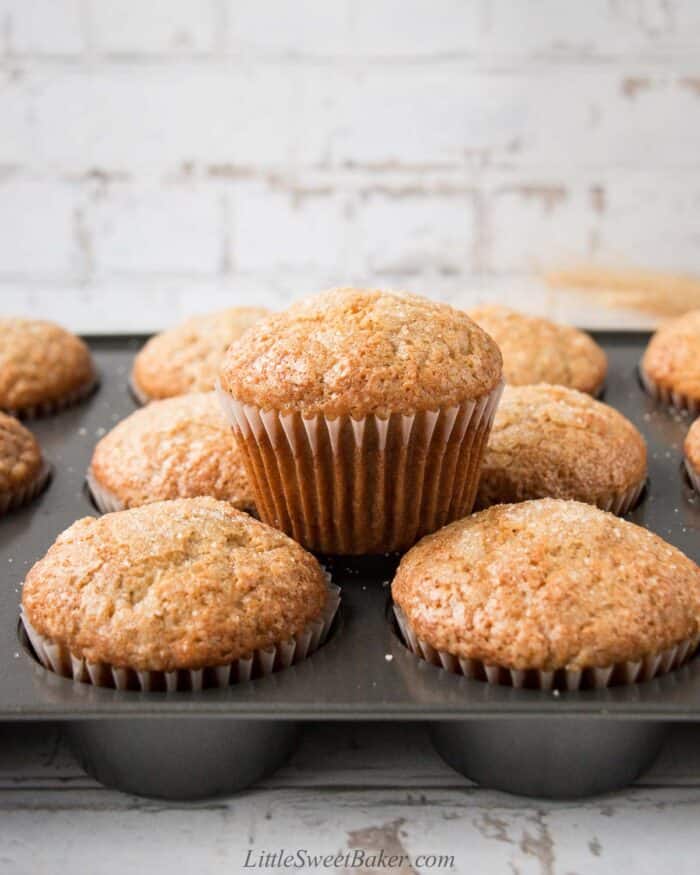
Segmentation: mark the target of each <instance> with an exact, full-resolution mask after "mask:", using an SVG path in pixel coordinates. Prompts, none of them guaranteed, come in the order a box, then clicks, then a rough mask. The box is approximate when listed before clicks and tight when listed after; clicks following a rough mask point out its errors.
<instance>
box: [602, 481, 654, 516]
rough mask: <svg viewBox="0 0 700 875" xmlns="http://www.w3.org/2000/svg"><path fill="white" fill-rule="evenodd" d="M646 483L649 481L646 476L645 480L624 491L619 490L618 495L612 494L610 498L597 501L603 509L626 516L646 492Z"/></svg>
mask: <svg viewBox="0 0 700 875" xmlns="http://www.w3.org/2000/svg"><path fill="white" fill-rule="evenodd" d="M646 485H647V481H646V478H645V479H644V480H642V482H641V483H637V484H635V485H634V486H631V487H630V488H629V489H626V490H625V491H624V492H619V493H617V494H616V495H611V496H610V497H608V498H603V499H599V500H598V501H597V502H596V505H597V506H598V507H599V508H600V509H601V510H607V511H609V512H610V513H614V514H616V515H617V516H624V515H625V514H626V513H628V512H629V511H630V510H632V508H634V507H635V506H636V504H637V502H638V501H639V499H640V497H641V494H642V492H644V488H645V486H646Z"/></svg>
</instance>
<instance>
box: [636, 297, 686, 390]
mask: <svg viewBox="0 0 700 875" xmlns="http://www.w3.org/2000/svg"><path fill="white" fill-rule="evenodd" d="M642 367H643V369H644V370H645V372H646V373H647V374H648V375H649V377H651V379H652V380H653V381H654V382H655V383H657V384H658V385H659V386H661V387H662V388H664V389H670V390H671V391H672V392H678V393H679V394H680V395H685V396H686V397H688V398H690V399H691V400H693V401H700V310H693V311H691V312H690V313H686V314H685V315H684V316H679V317H678V318H677V319H671V320H670V321H669V322H666V323H665V324H664V325H662V326H661V328H659V330H658V331H657V332H656V334H655V335H654V336H653V337H652V338H651V340H650V342H649V346H648V347H647V348H646V351H645V353H644V358H643V359H642Z"/></svg>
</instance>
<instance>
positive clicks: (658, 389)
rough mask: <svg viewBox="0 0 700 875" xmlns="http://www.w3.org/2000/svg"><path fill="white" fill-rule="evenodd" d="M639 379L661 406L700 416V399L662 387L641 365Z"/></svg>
mask: <svg viewBox="0 0 700 875" xmlns="http://www.w3.org/2000/svg"><path fill="white" fill-rule="evenodd" d="M639 379H640V380H641V382H642V386H644V389H645V390H646V392H647V394H648V395H650V396H651V397H652V398H653V399H654V400H655V401H658V402H659V403H660V404H665V405H666V406H667V407H675V409H676V410H687V411H688V412H689V413H691V414H692V415H693V416H696V415H698V414H700V399H697V398H691V397H690V396H689V395H684V394H683V393H682V392H674V391H673V390H671V389H668V388H666V387H665V386H660V385H659V384H658V383H657V382H655V381H654V380H653V379H652V378H651V377H650V376H649V374H647V372H646V371H645V370H644V368H643V367H642V365H641V364H640V366H639Z"/></svg>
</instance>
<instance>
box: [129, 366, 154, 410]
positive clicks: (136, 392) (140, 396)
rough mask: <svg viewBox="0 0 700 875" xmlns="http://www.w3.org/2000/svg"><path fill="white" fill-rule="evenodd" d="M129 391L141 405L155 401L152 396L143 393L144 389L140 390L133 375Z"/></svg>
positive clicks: (130, 378)
mask: <svg viewBox="0 0 700 875" xmlns="http://www.w3.org/2000/svg"><path fill="white" fill-rule="evenodd" d="M129 391H130V392H131V394H132V395H133V396H134V400H135V401H137V402H138V403H139V404H141V405H144V404H148V403H149V402H151V401H152V400H153V399H152V398H151V397H150V396H148V395H147V394H146V393H145V392H144V391H143V389H141V388H139V387H138V386H137V385H136V380H134V375H133V373H132V374H131V376H130V377H129Z"/></svg>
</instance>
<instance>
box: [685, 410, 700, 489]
mask: <svg viewBox="0 0 700 875" xmlns="http://www.w3.org/2000/svg"><path fill="white" fill-rule="evenodd" d="M683 450H684V452H685V464H686V467H687V469H688V475H689V476H690V480H691V482H692V484H693V486H694V487H695V488H696V489H697V491H698V492H700V418H699V419H696V420H695V422H694V423H693V424H692V425H691V426H690V429H689V431H688V434H687V435H686V436H685V441H684V443H683Z"/></svg>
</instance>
